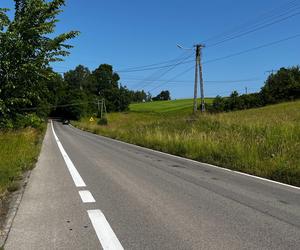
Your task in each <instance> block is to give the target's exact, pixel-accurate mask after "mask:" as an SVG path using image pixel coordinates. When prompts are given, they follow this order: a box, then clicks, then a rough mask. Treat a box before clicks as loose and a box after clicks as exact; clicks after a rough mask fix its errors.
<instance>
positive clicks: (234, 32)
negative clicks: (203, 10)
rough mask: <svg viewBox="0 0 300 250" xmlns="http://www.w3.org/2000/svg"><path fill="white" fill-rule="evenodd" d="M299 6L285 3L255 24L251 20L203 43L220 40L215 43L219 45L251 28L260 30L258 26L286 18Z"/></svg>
mask: <svg viewBox="0 0 300 250" xmlns="http://www.w3.org/2000/svg"><path fill="white" fill-rule="evenodd" d="M298 4H299V3H297V0H293V1H290V2H288V3H285V4H283V5H280V6H278V7H276V8H274V9H273V10H272V11H270V12H266V13H264V14H263V15H261V16H260V17H262V18H260V19H258V20H256V21H254V23H253V22H252V20H251V21H249V22H246V23H244V24H242V25H240V26H237V27H236V28H233V29H231V30H230V31H227V32H223V33H221V34H219V35H216V36H213V37H211V38H208V39H206V40H204V41H203V43H207V42H208V41H213V40H216V38H220V39H219V40H217V41H215V43H219V42H222V41H223V40H224V39H228V37H230V36H233V35H234V36H236V35H238V34H240V33H241V32H242V33H245V30H246V29H251V28H252V29H253V28H257V29H258V27H257V26H260V25H264V24H265V25H266V22H273V21H274V20H275V19H276V18H278V17H281V16H284V15H286V14H289V13H290V12H291V11H290V10H291V9H292V11H295V7H296V6H297V5H298ZM282 9H285V12H284V13H283V14H281V15H279V16H278V15H277V11H278V10H279V11H281V10H282ZM274 12H275V13H274ZM274 18H275V19H274ZM289 18H290V17H289ZM280 21H283V20H280ZM280 21H279V20H277V21H276V23H277V22H280ZM272 24H275V23H272ZM272 24H268V25H267V26H270V25H272ZM253 25H254V27H253ZM247 26H248V27H247ZM261 28H263V27H260V28H259V29H261ZM248 32H249V31H248ZM251 32H254V31H251ZM243 35H246V34H243ZM232 39H233V38H232ZM208 47H210V46H208Z"/></svg>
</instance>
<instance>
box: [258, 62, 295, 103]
mask: <svg viewBox="0 0 300 250" xmlns="http://www.w3.org/2000/svg"><path fill="white" fill-rule="evenodd" d="M261 94H262V96H263V100H264V102H265V104H269V103H278V102H282V101H287V100H294V99H298V98H300V68H299V66H297V67H292V68H288V69H286V68H281V69H280V70H279V71H277V72H276V73H275V74H271V75H270V76H269V77H268V79H267V81H266V82H265V85H264V87H263V88H262V90H261Z"/></svg>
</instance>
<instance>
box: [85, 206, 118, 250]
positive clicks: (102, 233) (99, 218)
mask: <svg viewBox="0 0 300 250" xmlns="http://www.w3.org/2000/svg"><path fill="white" fill-rule="evenodd" d="M87 212H88V215H89V217H90V220H91V222H92V225H93V227H94V229H95V231H96V234H97V237H98V239H99V241H100V243H101V245H102V247H103V249H104V250H106V249H109V250H112V249H114V250H121V249H124V248H123V247H122V245H121V243H120V241H119V240H118V238H117V236H116V235H115V233H114V231H113V230H112V228H111V227H110V225H109V223H108V221H107V220H106V218H105V216H104V214H103V213H102V212H101V211H100V210H99V209H96V210H88V211H87Z"/></svg>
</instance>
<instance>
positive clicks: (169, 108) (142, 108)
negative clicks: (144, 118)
mask: <svg viewBox="0 0 300 250" xmlns="http://www.w3.org/2000/svg"><path fill="white" fill-rule="evenodd" d="M212 101H213V98H205V102H206V103H209V104H210V103H212ZM198 103H199V104H200V99H198ZM192 108H193V99H178V100H172V101H156V102H146V103H135V104H131V105H130V111H133V112H156V113H169V112H174V111H176V112H177V111H188V110H192Z"/></svg>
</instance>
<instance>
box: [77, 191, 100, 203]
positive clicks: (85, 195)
mask: <svg viewBox="0 0 300 250" xmlns="http://www.w3.org/2000/svg"><path fill="white" fill-rule="evenodd" d="M79 195H80V198H81V200H82V202H83V203H91V202H96V201H95V199H94V197H93V195H92V194H91V192H90V191H88V190H80V191H79Z"/></svg>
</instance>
